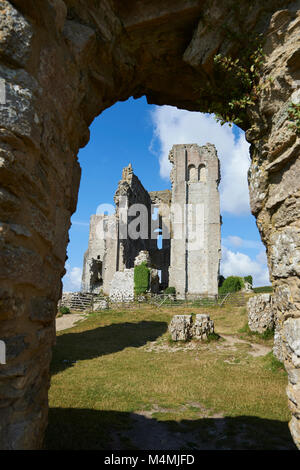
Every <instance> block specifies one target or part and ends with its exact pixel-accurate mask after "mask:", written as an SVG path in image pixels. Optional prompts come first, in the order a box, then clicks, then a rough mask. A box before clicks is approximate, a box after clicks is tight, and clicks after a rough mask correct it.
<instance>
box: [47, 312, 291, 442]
mask: <svg viewBox="0 0 300 470" xmlns="http://www.w3.org/2000/svg"><path fill="white" fill-rule="evenodd" d="M182 313H186V314H188V313H194V314H196V313H210V315H211V318H212V319H213V320H214V321H215V331H216V332H217V333H218V334H219V335H221V338H220V339H219V340H218V341H211V342H209V343H206V342H203V343H199V342H194V341H191V342H188V343H180V344H178V343H172V342H170V339H169V334H168V330H167V328H168V323H169V322H170V320H171V318H172V316H173V315H174V314H182ZM246 321H247V315H246V310H245V308H227V307H223V308H216V307H206V308H205V309H204V308H193V309H192V310H191V309H187V308H185V309H184V308H180V307H178V308H176V310H175V311H174V309H173V310H172V308H170V307H169V308H163V307H162V308H160V309H157V308H154V307H149V306H145V307H141V309H140V310H135V311H130V310H126V311H105V312H103V313H93V314H90V315H89V316H88V318H87V319H86V320H84V321H81V322H80V323H78V324H77V325H76V326H74V327H73V328H71V329H68V330H64V331H61V332H59V333H58V335H57V344H56V347H55V348H54V354H53V361H52V367H51V368H52V379H51V388H50V393H49V406H50V410H49V426H48V430H47V434H46V439H45V448H46V449H113V450H117V449H154V450H159V449H162V450H164V449H175V450H177V449H179V450H183V449H294V445H293V443H292V439H291V437H290V433H289V430H288V425H287V423H288V421H289V419H290V413H289V410H288V406H287V398H286V394H285V387H286V385H287V376H286V372H285V371H284V370H283V369H282V367H280V365H279V364H278V363H277V362H276V361H274V358H273V357H272V354H271V353H270V352H269V351H270V350H271V347H272V338H270V337H267V338H266V339H264V338H261V337H260V336H258V335H250V334H249V332H248V331H247V329H246V328H245V324H246Z"/></svg>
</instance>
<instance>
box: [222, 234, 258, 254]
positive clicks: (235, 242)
mask: <svg viewBox="0 0 300 470" xmlns="http://www.w3.org/2000/svg"><path fill="white" fill-rule="evenodd" d="M223 243H224V245H228V246H232V247H234V248H256V249H261V250H262V249H263V248H264V246H263V243H262V242H261V241H255V240H245V239H244V238H241V237H238V236H236V235H229V236H228V237H226V238H224V239H223Z"/></svg>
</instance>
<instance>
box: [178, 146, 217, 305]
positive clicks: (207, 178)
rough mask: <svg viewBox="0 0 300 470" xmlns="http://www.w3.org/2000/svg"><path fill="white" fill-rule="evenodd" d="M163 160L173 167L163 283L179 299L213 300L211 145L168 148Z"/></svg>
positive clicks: (214, 164)
mask: <svg viewBox="0 0 300 470" xmlns="http://www.w3.org/2000/svg"><path fill="white" fill-rule="evenodd" d="M169 159H170V161H171V163H172V164H173V168H172V172H171V181H172V208H173V210H172V212H171V232H172V237H171V265H170V270H169V273H170V278H169V284H170V286H174V287H175V288H176V292H177V293H178V294H179V295H180V296H185V295H189V294H196V295H199V294H206V295H217V294H218V276H219V265H220V258H221V233H220V226H221V223H220V197H219V191H218V184H219V182H220V165H219V159H218V156H217V152H216V149H215V147H214V145H211V144H207V145H205V146H203V147H199V145H197V144H190V145H174V146H173V148H172V150H171V152H170V155H169ZM185 207H187V208H188V209H187V210H186V212H187V213H185V214H184V210H185ZM190 209H192V210H191V211H190ZM182 214H184V217H185V224H184V225H183V224H182ZM178 215H180V218H179V219H178ZM183 229H184V232H183Z"/></svg>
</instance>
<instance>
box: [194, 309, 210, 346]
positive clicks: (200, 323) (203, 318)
mask: <svg viewBox="0 0 300 470" xmlns="http://www.w3.org/2000/svg"><path fill="white" fill-rule="evenodd" d="M212 333H214V322H213V320H211V319H210V316H209V315H207V314H204V313H201V314H197V315H196V320H195V323H194V325H193V327H192V337H193V339H200V340H202V339H207V338H208V335H209V334H212Z"/></svg>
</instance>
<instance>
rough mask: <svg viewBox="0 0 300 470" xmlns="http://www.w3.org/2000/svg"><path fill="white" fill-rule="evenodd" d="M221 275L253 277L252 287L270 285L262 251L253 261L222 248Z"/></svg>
mask: <svg viewBox="0 0 300 470" xmlns="http://www.w3.org/2000/svg"><path fill="white" fill-rule="evenodd" d="M220 271H221V274H223V276H224V277H228V276H242V277H244V276H248V275H249V274H250V275H251V276H252V277H253V285H254V286H264V285H268V284H270V280H269V271H268V266H267V258H266V254H265V252H264V251H261V252H259V254H258V255H257V256H256V258H255V260H253V259H251V258H250V256H248V255H246V254H244V253H240V252H238V251H237V252H233V251H231V250H229V249H228V248H226V247H225V246H222V260H221V268H220Z"/></svg>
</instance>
